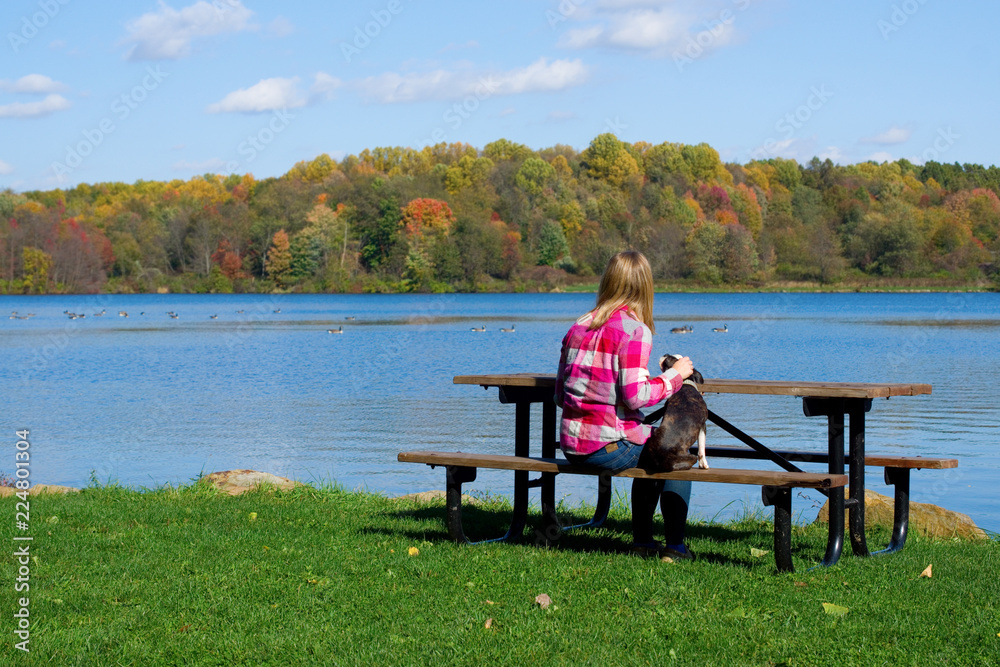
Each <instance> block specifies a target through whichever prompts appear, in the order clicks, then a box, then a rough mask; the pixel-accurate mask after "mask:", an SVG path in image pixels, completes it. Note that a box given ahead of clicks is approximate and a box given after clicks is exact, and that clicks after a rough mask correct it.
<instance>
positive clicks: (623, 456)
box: [564, 439, 691, 506]
mask: <svg viewBox="0 0 1000 667" xmlns="http://www.w3.org/2000/svg"><path fill="white" fill-rule="evenodd" d="M615 444H616V445H618V449H617V450H616V451H614V452H610V453H609V452H607V451H606V450H604V449H601V450H598V451H596V452H594V453H593V454H584V455H580V454H570V453H568V452H565V453H564V455H565V456H566V460H567V461H569V462H570V463H572V464H574V465H583V466H590V467H592V468H600V469H601V470H609V471H611V472H613V473H615V472H620V471H622V470H625V469H626V468H634V467H636V465H638V463H639V456H640V455H641V454H642V448H643V445H637V444H635V443H634V442H629V441H628V440H624V439H622V440H619V441H618V442H616V443H615ZM663 493H675V494H677V495H678V496H679V497H680V499H681V500H683V501H684V505H685V506H687V505H690V504H691V482H680V481H675V480H666V481H664V482H663Z"/></svg>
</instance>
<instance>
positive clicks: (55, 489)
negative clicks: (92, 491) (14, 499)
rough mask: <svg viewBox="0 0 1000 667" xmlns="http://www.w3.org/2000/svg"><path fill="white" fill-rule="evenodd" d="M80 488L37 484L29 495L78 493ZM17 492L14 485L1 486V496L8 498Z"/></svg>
mask: <svg viewBox="0 0 1000 667" xmlns="http://www.w3.org/2000/svg"><path fill="white" fill-rule="evenodd" d="M79 490H80V489H74V488H73V487H72V486H59V485H58V484H35V485H34V486H32V487H31V488H29V489H28V495H32V496H37V495H40V494H42V493H76V492H78V491H79ZM15 493H17V489H15V488H14V487H12V486H0V498H6V497H8V496H12V495H14V494H15Z"/></svg>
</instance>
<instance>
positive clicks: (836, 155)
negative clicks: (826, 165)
mask: <svg viewBox="0 0 1000 667" xmlns="http://www.w3.org/2000/svg"><path fill="white" fill-rule="evenodd" d="M816 157H818V158H819V159H820V160H830V162H833V163H835V164H843V163H844V161H845V160H846V159H847V156H846V155H844V153H843V151H841V150H840V148H838V147H837V146H827V147H826V148H825V149H824V150H822V151H820V152H819V153H818V154H817V155H816Z"/></svg>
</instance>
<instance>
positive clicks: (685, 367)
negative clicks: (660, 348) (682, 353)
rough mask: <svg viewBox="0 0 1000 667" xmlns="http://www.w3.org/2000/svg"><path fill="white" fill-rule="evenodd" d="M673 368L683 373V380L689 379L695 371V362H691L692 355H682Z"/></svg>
mask: <svg viewBox="0 0 1000 667" xmlns="http://www.w3.org/2000/svg"><path fill="white" fill-rule="evenodd" d="M671 368H673V369H674V370H675V371H677V372H678V373H680V374H681V379H682V380H687V379H688V378H689V377H691V374H692V373H694V364H692V363H691V358H690V357H681V358H680V359H678V360H677V361H675V362H674V365H673V366H671Z"/></svg>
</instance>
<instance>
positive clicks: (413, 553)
mask: <svg viewBox="0 0 1000 667" xmlns="http://www.w3.org/2000/svg"><path fill="white" fill-rule="evenodd" d="M408 553H409V554H410V555H411V556H419V555H420V549H418V548H416V547H410V549H409V551H408Z"/></svg>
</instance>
